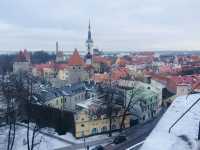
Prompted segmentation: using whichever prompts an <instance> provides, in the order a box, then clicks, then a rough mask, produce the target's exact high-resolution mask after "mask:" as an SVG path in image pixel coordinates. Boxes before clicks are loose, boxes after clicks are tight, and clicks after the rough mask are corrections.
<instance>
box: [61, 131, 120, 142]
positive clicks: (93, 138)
mask: <svg viewBox="0 0 200 150" xmlns="http://www.w3.org/2000/svg"><path fill="white" fill-rule="evenodd" d="M118 134H119V133H118V132H114V133H113V136H116V135H118ZM59 137H62V138H64V139H66V140H68V141H70V142H73V143H76V144H78V143H83V142H84V138H81V139H76V138H75V137H74V136H73V135H72V134H71V133H66V134H65V135H60V136H59ZM107 138H109V137H108V134H101V135H95V136H91V137H86V138H85V142H91V141H97V140H103V139H107Z"/></svg>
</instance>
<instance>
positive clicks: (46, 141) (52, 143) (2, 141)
mask: <svg viewBox="0 0 200 150" xmlns="http://www.w3.org/2000/svg"><path fill="white" fill-rule="evenodd" d="M8 131H9V130H8V126H4V127H1V128H0V150H4V149H6V146H7V135H8ZM26 131H27V129H26V128H25V127H21V126H16V137H15V142H14V146H13V150H27V144H26V143H27V142H26ZM30 134H32V131H30ZM64 146H68V144H67V143H64V142H60V141H58V140H56V139H53V138H50V137H47V136H44V135H42V134H38V136H37V137H36V140H35V150H53V149H56V148H60V147H64Z"/></svg>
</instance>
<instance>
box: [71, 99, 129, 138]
mask: <svg viewBox="0 0 200 150" xmlns="http://www.w3.org/2000/svg"><path fill="white" fill-rule="evenodd" d="M96 102H97V101H96V100H87V101H85V102H82V103H79V104H77V110H79V111H77V112H76V113H75V117H74V119H75V121H74V122H75V137H76V138H81V137H84V136H91V135H96V134H100V133H105V132H108V131H109V130H110V120H109V118H108V116H107V115H106V114H105V111H104V108H105V107H104V108H102V107H101V106H99V105H98V104H99V102H100V101H98V102H97V103H98V104H97V103H96ZM95 107H96V108H95ZM116 107H118V108H120V109H118V111H117V112H116V111H114V112H113V116H112V125H111V127H112V130H113V131H115V130H118V129H120V125H121V121H122V111H121V107H119V106H116ZM100 110H101V112H100ZM99 112H100V113H99ZM124 127H125V128H129V127H130V116H129V115H126V117H125V121H124Z"/></svg>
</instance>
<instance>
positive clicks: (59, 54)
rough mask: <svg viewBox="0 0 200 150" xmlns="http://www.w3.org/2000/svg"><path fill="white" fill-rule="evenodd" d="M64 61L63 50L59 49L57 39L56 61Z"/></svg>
mask: <svg viewBox="0 0 200 150" xmlns="http://www.w3.org/2000/svg"><path fill="white" fill-rule="evenodd" d="M61 62H64V54H63V51H61V50H59V45H58V41H57V42H56V63H61Z"/></svg>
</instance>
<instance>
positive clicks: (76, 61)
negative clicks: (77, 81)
mask: <svg viewBox="0 0 200 150" xmlns="http://www.w3.org/2000/svg"><path fill="white" fill-rule="evenodd" d="M68 65H70V66H81V65H84V61H83V59H82V58H81V56H80V55H79V52H78V50H77V49H75V50H74V52H73V55H72V56H71V57H70V58H69V61H68Z"/></svg>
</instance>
